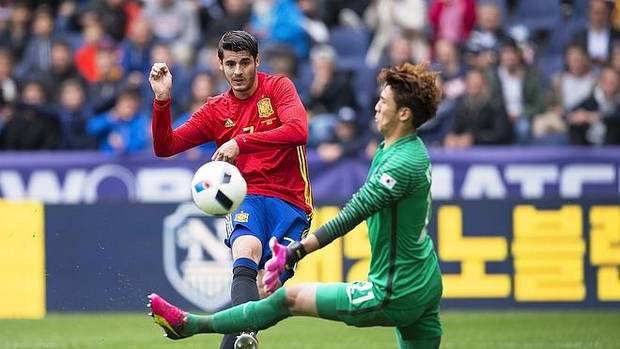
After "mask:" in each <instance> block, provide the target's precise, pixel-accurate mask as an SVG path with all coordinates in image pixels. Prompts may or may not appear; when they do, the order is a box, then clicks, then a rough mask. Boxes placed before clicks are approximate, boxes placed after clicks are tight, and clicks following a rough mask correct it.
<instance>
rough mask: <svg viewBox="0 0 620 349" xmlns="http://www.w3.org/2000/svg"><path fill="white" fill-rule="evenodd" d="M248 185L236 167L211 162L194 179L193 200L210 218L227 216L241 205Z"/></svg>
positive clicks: (197, 172)
mask: <svg viewBox="0 0 620 349" xmlns="http://www.w3.org/2000/svg"><path fill="white" fill-rule="evenodd" d="M247 189H248V188H247V184H246V183H245V179H243V176H241V172H239V169H238V168H237V167H235V165H233V164H230V163H228V162H225V161H210V162H207V163H206V164H204V165H202V166H200V168H199V169H198V170H197V171H196V173H195V174H194V178H192V199H193V200H194V203H195V204H196V206H198V208H199V209H201V210H202V211H203V212H204V213H206V214H207V215H209V216H225V215H227V214H228V213H230V212H232V211H234V210H236V209H237V207H239V205H241V202H243V199H244V198H245V193H246V192H247Z"/></svg>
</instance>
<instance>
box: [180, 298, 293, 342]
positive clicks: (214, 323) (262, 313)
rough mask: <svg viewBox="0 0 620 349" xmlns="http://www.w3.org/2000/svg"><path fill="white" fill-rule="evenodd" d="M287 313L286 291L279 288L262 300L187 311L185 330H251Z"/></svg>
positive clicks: (260, 327) (232, 331)
mask: <svg viewBox="0 0 620 349" xmlns="http://www.w3.org/2000/svg"><path fill="white" fill-rule="evenodd" d="M289 316H291V313H290V311H289V310H288V306H287V305H286V291H285V290H284V288H280V289H279V290H277V291H276V292H275V293H274V294H272V295H271V296H269V297H267V298H265V299H263V300H260V301H255V302H247V303H244V304H241V305H237V306H235V307H232V308H230V309H226V310H223V311H220V312H217V313H215V314H213V315H194V314H189V315H188V319H187V320H188V321H187V324H186V327H185V330H186V331H188V332H190V333H192V334H196V333H222V334H226V333H235V332H243V331H254V332H255V331H258V330H262V329H265V328H268V327H271V326H273V325H275V324H276V323H278V322H279V321H280V320H284V319H286V318H287V317H289ZM185 330H184V332H185Z"/></svg>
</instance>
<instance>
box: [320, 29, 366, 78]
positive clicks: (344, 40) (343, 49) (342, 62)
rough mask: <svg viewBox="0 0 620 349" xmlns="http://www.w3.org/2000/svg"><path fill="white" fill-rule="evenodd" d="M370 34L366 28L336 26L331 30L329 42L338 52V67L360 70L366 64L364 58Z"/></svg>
mask: <svg viewBox="0 0 620 349" xmlns="http://www.w3.org/2000/svg"><path fill="white" fill-rule="evenodd" d="M369 42H370V35H369V34H368V32H367V31H366V30H364V29H359V28H345V27H336V28H333V29H331V30H330V32H329V44H330V45H332V46H333V47H334V49H335V50H336V52H337V53H338V68H339V69H342V70H358V69H361V68H363V67H364V66H365V62H364V59H365V57H366V51H367V50H368V45H369Z"/></svg>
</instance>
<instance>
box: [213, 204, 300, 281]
mask: <svg viewBox="0 0 620 349" xmlns="http://www.w3.org/2000/svg"><path fill="white" fill-rule="evenodd" d="M226 219H227V222H226V223H227V224H226V228H227V231H226V233H227V237H226V239H225V240H224V242H225V243H226V245H227V246H228V247H232V245H233V242H234V241H235V240H236V239H237V238H238V237H239V236H243V235H252V236H255V237H256V238H258V239H259V240H260V242H261V244H262V250H263V251H262V256H261V259H260V262H259V263H258V268H259V269H263V268H264V266H265V262H267V261H268V260H269V258H271V250H270V249H269V240H270V239H271V237H272V236H275V237H276V238H277V239H278V241H279V242H280V243H281V244H285V245H289V244H290V243H292V242H294V241H299V240H301V239H302V238H303V237H305V236H306V234H307V233H308V230H309V229H310V223H311V218H310V216H308V214H306V212H305V211H304V210H302V209H301V208H299V207H296V206H294V205H292V204H290V203H288V202H286V201H284V200H281V199H278V198H272V197H267V196H262V195H248V196H246V198H245V200H243V203H241V206H239V208H238V209H237V210H235V211H234V212H232V213H231V214H230V215H229V216H227V217H226ZM239 227H244V228H245V229H239ZM291 276H293V273H292V272H291V273H287V275H285V276H284V277H283V278H282V282H284V281H285V280H286V279H288V278H290V277H291Z"/></svg>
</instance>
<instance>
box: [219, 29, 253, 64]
mask: <svg viewBox="0 0 620 349" xmlns="http://www.w3.org/2000/svg"><path fill="white" fill-rule="evenodd" d="M224 51H233V52H241V51H246V52H247V53H249V54H250V55H251V56H252V57H254V59H256V57H257V56H258V41H256V38H255V37H254V36H253V35H252V34H250V33H248V32H246V31H243V30H233V31H229V32H226V33H224V35H222V38H221V39H220V42H219V43H218V45H217V57H218V58H219V59H220V61H221V60H223V59H224Z"/></svg>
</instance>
